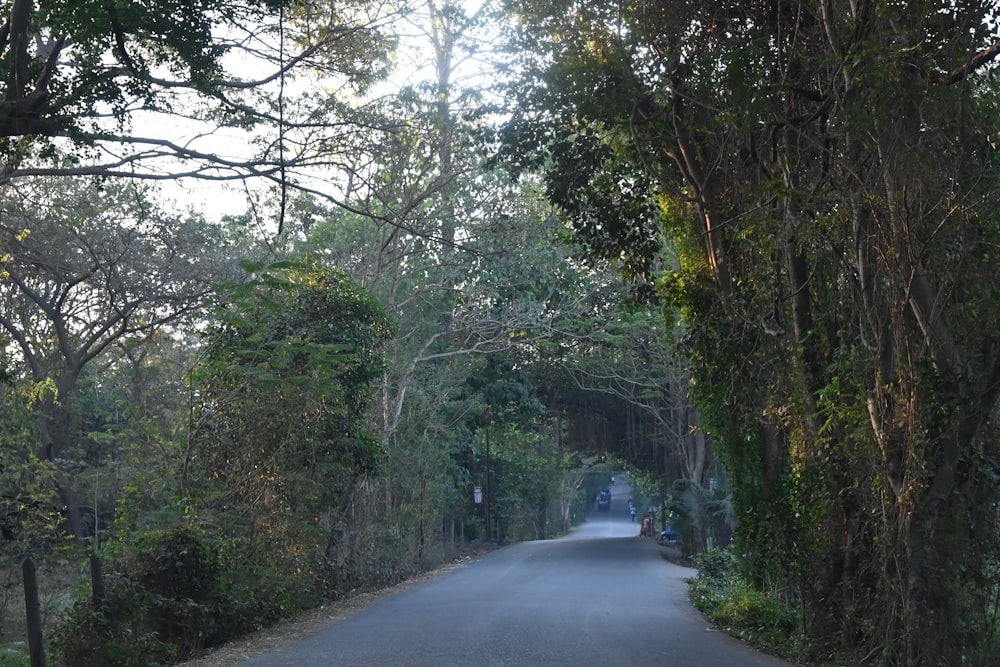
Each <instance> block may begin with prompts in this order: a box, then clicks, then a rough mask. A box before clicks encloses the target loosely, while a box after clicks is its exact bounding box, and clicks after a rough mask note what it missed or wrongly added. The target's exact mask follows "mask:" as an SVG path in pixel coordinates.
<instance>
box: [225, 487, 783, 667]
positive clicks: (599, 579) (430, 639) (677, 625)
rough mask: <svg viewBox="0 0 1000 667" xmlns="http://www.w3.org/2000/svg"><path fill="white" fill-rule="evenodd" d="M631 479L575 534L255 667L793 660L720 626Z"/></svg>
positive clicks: (740, 664)
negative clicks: (650, 534) (672, 556)
mask: <svg viewBox="0 0 1000 667" xmlns="http://www.w3.org/2000/svg"><path fill="white" fill-rule="evenodd" d="M627 497H628V489H627V487H624V485H622V484H619V485H617V487H613V492H612V511H611V512H610V513H597V512H593V513H591V514H590V515H589V516H588V520H587V521H586V522H585V523H584V524H583V525H582V526H581V527H580V528H579V529H578V530H577V531H575V532H574V533H573V535H571V536H569V537H567V538H563V539H559V540H549V541H542V542H525V543H520V544H515V545H512V546H509V547H505V548H503V549H499V550H497V551H495V552H492V553H490V554H489V555H487V556H485V557H483V558H482V559H481V560H479V561H478V562H476V563H473V564H472V565H470V566H468V567H465V568H462V569H460V570H457V571H455V572H454V573H452V574H450V575H448V576H446V577H443V578H441V579H436V580H433V581H429V582H426V583H424V584H421V585H419V586H416V587H413V588H411V589H408V590H406V591H405V592H404V593H402V594H400V595H398V596H396V597H392V598H389V599H386V600H383V601H381V602H379V603H377V604H375V605H374V606H372V607H369V608H368V609H366V610H364V611H362V612H360V613H358V614H356V615H355V616H353V617H351V618H349V619H347V620H345V621H343V622H341V623H338V624H336V625H333V626H330V627H329V628H327V629H325V630H323V631H321V632H320V633H318V634H316V635H313V636H312V637H309V638H307V639H304V640H302V641H299V642H297V643H295V644H292V645H289V646H286V647H284V648H282V649H279V650H276V651H273V652H271V653H266V654H263V655H260V656H258V657H256V658H254V659H252V660H249V661H247V662H244V663H241V664H242V665H243V667H277V666H278V665H296V666H298V667H311V666H315V667H321V666H322V667H327V666H333V665H350V666H351V667H367V666H378V667H387V666H392V665H400V666H406V667H421V666H427V667H449V666H461V667H478V666H487V667H489V666H498V665H517V666H519V667H531V666H539V667H541V666H545V667H549V666H552V665H573V666H575V667H582V666H589V665H594V666H595V667H596V666H600V667H615V666H617V665H623V666H624V665H627V666H633V665H664V666H666V665H669V666H670V667H687V666H690V667H789V666H790V663H787V662H785V661H782V660H778V659H776V658H772V657H769V656H765V655H762V654H760V653H757V652H755V651H753V650H752V649H750V648H748V647H747V646H746V645H744V644H743V643H741V642H739V641H738V640H735V639H733V638H731V637H729V636H727V635H725V634H724V633H722V632H719V631H716V630H713V629H712V628H710V627H709V624H708V623H707V622H706V621H705V619H704V618H703V617H702V616H701V615H700V614H699V613H698V612H697V611H696V610H695V609H694V608H693V607H692V606H691V604H690V602H688V600H687V598H686V584H684V582H683V579H684V578H685V577H689V576H691V575H692V574H694V571H693V570H690V569H687V568H683V567H680V566H678V565H674V564H672V563H670V562H668V561H666V560H664V559H663V558H662V557H661V551H662V547H660V546H659V545H658V544H657V543H656V541H655V540H653V539H650V538H639V537H637V535H638V532H639V524H638V523H632V522H631V521H630V519H629V517H628V514H627V510H626V501H627Z"/></svg>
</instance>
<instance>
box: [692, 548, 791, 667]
mask: <svg viewBox="0 0 1000 667" xmlns="http://www.w3.org/2000/svg"><path fill="white" fill-rule="evenodd" d="M736 558H737V556H736V554H735V553H734V551H733V550H732V548H731V547H729V548H726V549H716V550H713V551H710V552H708V553H706V554H701V555H699V556H696V557H695V559H694V560H695V567H696V568H697V569H698V574H697V576H695V577H693V578H691V579H688V580H687V583H688V584H689V586H690V589H689V594H690V596H691V601H692V603H694V605H695V607H697V608H698V609H699V610H700V611H701V612H702V613H703V614H705V616H706V617H708V619H709V620H711V621H712V622H713V623H714V624H715V625H716V627H718V628H719V629H720V630H723V631H724V632H726V633H727V634H730V635H733V636H734V637H739V638H740V639H743V640H744V641H746V642H747V643H748V644H750V645H752V646H754V647H756V648H758V649H760V650H762V651H765V652H767V653H771V654H774V655H781V656H784V657H793V655H794V653H795V646H796V643H797V640H798V637H799V634H800V628H801V622H800V615H799V613H798V610H797V609H796V608H795V607H794V606H793V605H791V604H789V603H788V602H786V601H785V600H784V599H783V598H782V597H781V596H780V595H778V594H777V592H775V591H761V590H757V589H755V588H753V587H752V586H750V585H749V584H748V583H747V582H746V581H744V580H743V579H742V578H741V577H740V575H739V571H738V568H737V562H736Z"/></svg>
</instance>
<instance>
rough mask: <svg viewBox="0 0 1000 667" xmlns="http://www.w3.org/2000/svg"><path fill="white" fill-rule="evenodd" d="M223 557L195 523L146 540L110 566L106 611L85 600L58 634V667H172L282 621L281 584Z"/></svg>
mask: <svg viewBox="0 0 1000 667" xmlns="http://www.w3.org/2000/svg"><path fill="white" fill-rule="evenodd" d="M220 553H221V550H220V548H219V545H218V543H217V542H215V541H214V540H212V539H210V538H209V537H208V536H207V535H206V534H204V532H203V531H201V530H200V529H198V528H197V527H195V526H192V525H190V524H185V523H181V524H177V525H175V526H173V527H171V528H169V529H167V530H163V531H152V532H149V533H147V534H145V535H142V536H140V537H139V539H138V540H137V541H136V543H135V544H134V547H133V551H132V552H131V554H130V555H127V556H123V557H122V558H121V559H119V560H118V561H114V562H112V563H109V567H108V568H107V570H108V572H109V574H108V581H107V582H106V586H105V588H106V590H107V592H106V597H105V600H104V601H103V604H102V606H101V607H100V608H99V609H94V608H93V607H92V606H91V605H90V604H89V601H85V600H81V601H79V602H77V603H76V604H75V605H74V606H73V607H72V608H71V609H70V610H69V612H67V614H66V616H65V618H64V619H63V620H62V622H61V623H60V624H59V625H58V626H57V627H56V628H55V629H54V631H53V633H52V648H53V657H54V659H55V662H56V664H62V665H67V666H71V667H91V665H93V667H119V665H120V666H122V667H126V666H132V665H145V664H149V663H151V662H159V663H167V662H171V661H175V660H177V659H183V658H185V657H187V656H190V655H192V654H193V653H194V652H195V651H197V650H198V649H201V648H204V647H208V646H213V645H216V644H219V643H221V642H223V641H225V640H227V639H230V638H232V637H235V636H239V635H241V634H245V633H246V632H249V631H251V630H255V629H258V628H260V627H262V626H263V625H264V624H266V623H268V622H270V621H273V620H275V619H276V618H278V617H279V616H280V615H281V613H282V610H281V609H279V608H277V605H276V603H275V602H274V600H275V599H276V598H277V599H280V595H278V594H277V593H276V592H275V589H270V588H269V585H268V582H270V581H273V578H271V577H268V576H266V575H265V574H264V573H261V572H259V571H256V569H255V568H256V564H255V563H254V562H252V560H251V561H246V560H243V561H240V560H238V559H235V558H230V559H226V560H223V559H222V558H221V556H220ZM227 566H233V567H236V568H242V570H229V569H227ZM277 590H280V589H277Z"/></svg>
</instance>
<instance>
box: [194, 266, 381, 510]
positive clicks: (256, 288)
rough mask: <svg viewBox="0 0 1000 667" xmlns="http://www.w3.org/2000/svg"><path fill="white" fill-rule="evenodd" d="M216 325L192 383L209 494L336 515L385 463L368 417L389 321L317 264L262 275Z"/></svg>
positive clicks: (199, 459) (199, 462)
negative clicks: (216, 490) (347, 495)
mask: <svg viewBox="0 0 1000 667" xmlns="http://www.w3.org/2000/svg"><path fill="white" fill-rule="evenodd" d="M260 268H261V269H263V268H264V267H260ZM219 315H220V319H219V321H218V323H217V324H215V325H214V326H213V327H212V328H211V329H210V330H208V331H207V332H206V337H207V338H208V340H209V345H208V349H207V350H206V353H205V356H204V362H203V363H202V365H201V366H200V367H199V368H198V369H197V371H196V372H195V373H194V375H193V381H194V382H195V384H196V386H197V387H198V392H199V395H200V396H201V403H200V406H199V411H200V415H199V427H198V431H197V433H196V434H195V442H196V443H197V444H198V449H197V450H196V451H194V452H192V460H193V462H194V465H196V466H197V467H198V468H199V469H200V479H201V480H202V483H203V484H204V483H208V482H209V481H210V480H212V479H222V480H226V484H227V486H226V488H227V491H228V493H230V494H235V495H233V496H231V497H230V499H238V500H239V501H241V502H246V503H249V504H250V505H254V504H257V503H260V501H263V503H262V504H261V505H258V506H259V507H260V506H270V507H271V510H270V512H274V511H276V510H277V509H278V508H279V507H280V508H283V509H285V510H292V511H293V512H296V513H301V514H302V515H303V516H308V515H309V514H310V513H313V512H316V511H322V510H323V509H324V508H328V507H329V506H330V504H331V503H336V502H338V499H339V498H340V497H341V496H340V494H343V493H344V492H345V490H346V489H347V488H348V487H349V485H350V482H351V479H352V478H353V477H355V476H357V475H360V474H365V473H368V472H372V471H374V470H375V469H376V468H377V467H378V465H379V463H380V458H381V456H382V452H381V451H380V449H381V448H380V445H379V443H378V442H376V441H375V440H374V439H373V438H372V437H371V436H370V435H368V433H367V432H366V430H365V412H366V409H367V405H368V403H369V402H370V400H371V397H372V389H371V385H372V382H373V381H374V380H376V379H377V378H379V377H380V375H381V372H382V370H383V363H384V362H383V360H382V358H381V356H380V347H381V344H382V341H384V340H385V339H386V338H387V337H388V336H389V335H390V334H391V331H392V325H391V322H390V320H389V319H388V318H387V317H386V315H385V314H384V312H383V311H382V310H381V308H380V307H379V306H378V304H377V303H376V302H375V301H374V300H373V299H371V298H370V297H369V296H367V295H365V294H364V293H363V292H362V291H361V290H359V289H358V288H356V287H355V286H354V285H352V284H351V282H350V281H349V280H348V279H347V277H346V276H344V275H343V274H341V273H339V272H336V271H333V270H329V269H323V268H321V267H319V266H318V265H315V264H310V263H309V262H304V263H294V262H286V263H282V264H280V265H273V266H272V267H270V268H269V269H268V270H267V271H261V273H260V275H259V278H258V279H256V280H253V281H251V282H249V283H246V284H244V285H242V286H240V287H238V288H236V290H235V291H234V292H233V293H232V302H231V303H230V304H228V307H226V308H224V309H223V310H220V313H219ZM188 471H189V473H191V474H193V472H194V469H193V468H192V467H191V465H190V464H189V468H188ZM209 486H210V485H209ZM200 488H202V489H204V490H205V491H208V488H209V487H208V486H201V487H200ZM210 499H211V495H209V496H206V497H205V501H210Z"/></svg>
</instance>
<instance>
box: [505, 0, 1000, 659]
mask: <svg viewBox="0 0 1000 667" xmlns="http://www.w3.org/2000/svg"><path fill="white" fill-rule="evenodd" d="M510 8H511V9H512V10H514V9H516V10H517V13H518V14H519V16H520V17H521V18H522V20H523V22H524V23H523V25H524V26H525V30H524V31H523V32H522V33H520V35H519V38H520V41H519V44H518V45H519V46H520V47H521V52H520V53H521V54H522V55H521V58H522V63H521V64H522V65H523V69H522V71H524V72H525V73H526V76H525V77H524V78H522V79H521V80H520V85H521V87H520V88H519V89H518V91H517V92H518V93H519V94H518V96H517V99H518V101H519V105H520V106H519V109H518V110H517V111H516V112H515V114H514V120H513V122H512V123H510V124H509V125H508V127H507V128H506V131H505V133H504V136H503V139H504V141H505V145H506V146H507V147H509V148H510V150H509V156H510V157H511V159H512V161H513V163H514V164H516V165H519V166H522V167H525V168H540V169H543V170H544V172H545V181H546V183H547V188H548V190H547V191H548V194H549V196H550V197H551V199H552V200H553V201H554V202H556V203H558V204H559V205H560V206H561V207H563V209H564V210H566V211H568V212H569V213H570V214H571V215H573V216H574V219H575V221H576V222H575V225H576V228H577V230H578V232H579V234H580V238H581V239H582V240H583V241H584V242H585V243H587V244H589V247H590V249H591V250H592V252H593V253H595V254H600V255H602V256H616V255H619V254H624V257H625V260H624V266H625V267H626V268H627V269H629V270H630V271H631V272H632V274H633V275H636V276H639V277H640V278H642V279H643V281H644V282H647V283H648V278H649V277H650V276H651V273H652V272H654V271H655V265H654V264H653V262H652V258H653V257H655V253H653V252H651V250H652V249H653V248H656V247H658V243H657V242H658V240H659V225H662V229H664V230H665V234H666V235H667V236H668V237H669V239H670V242H671V243H672V244H673V246H674V247H675V248H676V249H677V252H678V254H679V260H680V261H679V263H678V264H677V265H676V266H673V267H670V268H669V270H667V271H665V272H664V274H663V280H662V283H661V288H660V289H661V294H662V295H663V298H664V300H665V302H666V303H667V304H668V305H669V306H670V307H671V312H672V313H676V314H678V315H679V316H681V317H683V320H684V323H685V326H686V329H685V331H686V335H685V339H684V342H685V344H686V346H687V347H688V354H689V357H690V359H691V363H692V367H693V375H694V379H695V380H696V384H695V392H696V394H697V398H698V401H699V404H700V406H701V407H702V408H703V411H704V414H705V418H706V420H707V422H708V423H709V424H710V427H711V429H712V431H713V435H714V438H713V442H714V444H715V445H716V446H717V447H721V448H722V450H723V451H722V454H723V458H724V460H725V463H726V465H727V469H728V472H729V475H730V482H731V483H732V485H733V491H734V501H735V503H736V511H737V513H738V517H739V523H740V525H739V530H738V534H737V536H738V539H739V540H741V542H742V545H743V547H744V548H743V549H742V550H743V551H746V552H747V553H752V554H753V557H752V558H748V559H746V565H747V566H748V574H749V575H750V576H751V579H752V580H753V581H755V582H756V583H757V584H758V585H761V584H763V582H765V581H785V582H789V583H793V584H794V592H795V594H797V595H798V596H800V597H801V600H802V602H803V608H804V610H805V611H804V614H805V618H804V624H805V628H804V629H805V633H806V635H807V637H808V638H809V640H810V641H811V642H812V643H813V646H814V648H815V650H816V651H817V652H820V653H828V652H831V651H834V652H841V653H843V654H844V655H847V656H850V658H849V659H850V660H855V661H859V660H861V659H862V658H865V659H867V657H869V656H874V655H879V656H882V658H881V660H882V661H883V662H884V664H909V665H917V664H928V663H930V662H932V661H941V662H942V663H958V662H961V661H962V660H965V659H967V658H968V659H971V660H973V661H980V662H982V663H984V664H985V663H988V662H990V661H991V660H992V657H991V655H990V650H991V649H990V643H989V640H988V638H989V637H991V636H992V634H993V631H992V629H989V628H986V627H983V626H981V625H980V621H979V620H978V619H985V618H988V613H987V610H988V608H989V604H990V602H989V593H987V592H986V591H992V590H993V588H992V587H991V586H990V585H988V584H987V583H986V582H987V581H989V574H988V573H989V571H990V568H991V567H992V556H991V555H990V553H991V550H993V549H994V545H995V542H996V539H997V521H996V516H995V514H994V513H993V512H992V511H986V512H984V511H983V508H984V507H988V506H992V505H991V503H993V502H994V501H995V499H996V497H997V494H998V492H1000V489H998V488H997V484H996V476H995V474H994V473H993V466H992V464H991V463H989V461H991V460H992V457H993V456H994V455H995V451H996V438H995V435H994V433H993V425H992V418H993V415H994V411H995V407H996V399H997V387H998V385H997V382H996V380H997V372H998V368H1000V356H998V353H997V352H998V349H1000V348H998V347H997V343H998V341H997V339H996V333H995V332H996V330H997V329H996V327H994V326H993V325H992V322H991V321H990V322H987V321H985V320H984V319H983V318H985V317H989V316H986V313H993V312H995V306H996V295H995V294H994V291H993V290H992V289H991V288H990V287H989V286H990V285H992V280H991V279H990V278H989V274H990V271H991V268H990V260H989V256H990V253H989V252H988V251H987V250H986V248H988V247H991V245H992V244H993V243H994V242H995V239H996V235H997V233H998V225H997V219H996V214H995V211H996V210H997V208H996V205H995V202H994V200H995V197H996V194H995V192H994V191H992V189H991V188H990V187H989V186H986V185H985V184H986V183H990V182H992V181H993V180H994V178H993V177H992V176H991V174H995V170H996V168H997V163H996V160H995V156H994V153H993V151H992V149H991V147H990V139H989V138H990V136H992V134H993V133H994V132H995V131H996V125H995V117H994V116H993V115H991V114H990V113H989V112H987V109H988V108H990V105H991V104H992V102H991V100H992V99H993V98H994V96H995V82H994V80H993V77H994V76H995V73H994V72H995V70H994V68H993V67H991V66H989V65H990V64H991V63H992V61H993V60H994V59H995V58H996V57H997V55H998V54H1000V41H998V39H997V37H998V35H997V32H996V24H995V21H994V18H995V17H994V9H995V8H993V7H992V6H991V4H990V3H980V2H969V3H959V4H958V5H955V4H954V3H935V2H921V3H918V4H917V5H913V4H912V3H911V4H910V5H908V6H907V7H906V8H905V11H904V10H903V9H902V8H900V7H898V6H897V5H895V4H893V3H883V2H876V3H842V4H836V3H829V2H823V3H818V4H816V3H806V2H790V3H781V4H778V5H773V6H772V5H759V4H754V3H739V2H731V3H710V4H704V3H701V4H698V3H685V2H669V3H662V4H660V5H656V6H650V5H643V6H637V7H634V8H625V7H621V6H607V5H602V4H600V3H589V4H588V3H584V4H582V5H580V4H577V5H574V7H573V9H572V11H568V9H567V7H566V6H563V5H562V4H561V3H526V4H524V5H518V7H517V8H515V7H514V6H513V5H511V6H510ZM973 286H975V288H973ZM972 590H975V591H982V592H983V594H981V595H980V594H978V593H974V594H970V591H972ZM969 656H974V657H971V658H970V657H969Z"/></svg>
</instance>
